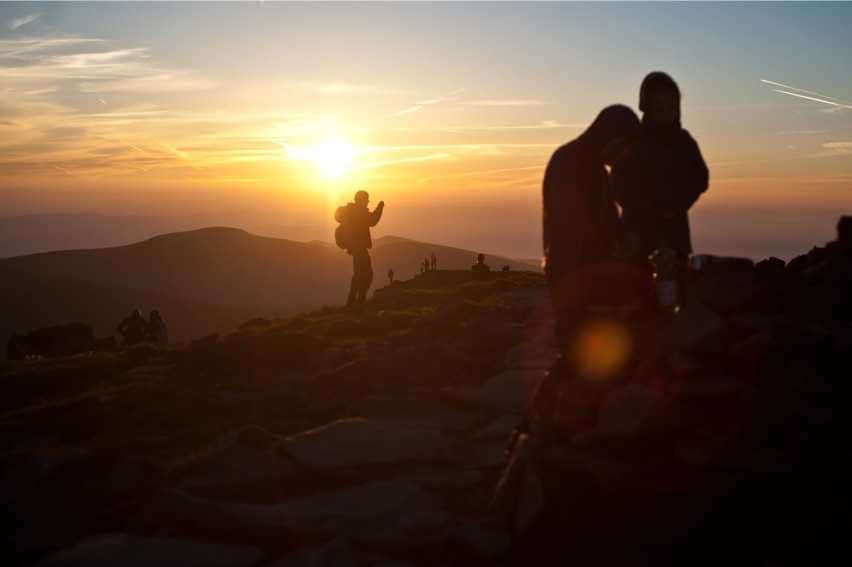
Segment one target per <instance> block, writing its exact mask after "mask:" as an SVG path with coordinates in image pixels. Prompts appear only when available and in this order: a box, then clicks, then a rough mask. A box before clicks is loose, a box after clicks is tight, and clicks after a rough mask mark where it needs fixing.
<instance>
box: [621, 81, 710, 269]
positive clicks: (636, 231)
mask: <svg viewBox="0 0 852 567" xmlns="http://www.w3.org/2000/svg"><path fill="white" fill-rule="evenodd" d="M639 110H641V111H642V112H643V115H642V135H641V137H640V139H639V142H638V143H637V144H636V145H634V146H633V147H632V148H631V149H630V150H629V151H628V152H627V153H626V154H625V155H624V157H623V159H620V160H619V162H618V163H617V164H615V166H614V167H613V169H612V184H613V190H614V194H615V198H616V200H617V201H618V204H619V205H621V208H622V215H621V225H622V230H623V231H624V234H625V249H626V252H627V253H628V254H630V255H632V256H633V257H634V259H636V261H637V262H644V263H647V258H648V255H649V254H651V252H653V251H654V249H655V248H657V246H658V245H659V244H660V243H664V244H665V245H666V246H668V247H669V248H671V249H673V250H674V251H675V253H676V254H677V262H678V264H680V269H681V273H683V271H684V269H685V267H686V259H687V257H688V255H689V254H690V253H691V252H692V242H691V240H690V232H689V219H688V216H687V211H689V208H690V207H692V205H693V204H694V203H695V201H697V200H698V197H699V196H700V195H701V193H703V192H704V191H706V190H707V185H708V179H709V174H708V171H707V166H706V165H705V163H704V159H703V158H702V157H701V151H700V150H699V149H698V144H697V143H696V142H695V140H693V139H692V136H690V135H689V132H687V131H686V130H684V129H683V128H681V124H680V89H678V86H677V83H675V82H674V80H672V78H671V77H669V76H668V75H666V74H665V73H661V72H653V73H650V74H649V75H648V76H646V77H645V79H644V80H643V81H642V85H641V87H640V89H639Z"/></svg>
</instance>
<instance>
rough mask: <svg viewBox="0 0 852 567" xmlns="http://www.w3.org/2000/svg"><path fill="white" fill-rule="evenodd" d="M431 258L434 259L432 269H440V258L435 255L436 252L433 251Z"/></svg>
mask: <svg viewBox="0 0 852 567" xmlns="http://www.w3.org/2000/svg"><path fill="white" fill-rule="evenodd" d="M429 259H430V260H431V261H432V269H433V270H437V269H438V258H437V257H436V256H435V253H434V252H432V255H431V256H430V257H429Z"/></svg>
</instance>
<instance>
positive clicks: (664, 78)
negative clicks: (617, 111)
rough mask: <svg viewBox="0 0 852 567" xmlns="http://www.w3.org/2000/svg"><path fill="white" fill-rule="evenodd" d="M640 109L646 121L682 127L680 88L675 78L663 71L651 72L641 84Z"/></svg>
mask: <svg viewBox="0 0 852 567" xmlns="http://www.w3.org/2000/svg"><path fill="white" fill-rule="evenodd" d="M639 110H641V111H642V112H643V113H644V114H643V115H642V121H643V122H645V123H649V124H654V125H666V126H672V125H674V124H677V126H678V127H680V89H679V88H678V86H677V83H676V82H674V79H672V78H671V77H669V76H668V75H667V74H665V73H663V72H661V71H654V72H653V73H649V74H648V75H647V76H646V77H645V79H644V80H643V81H642V84H641V85H640V86H639Z"/></svg>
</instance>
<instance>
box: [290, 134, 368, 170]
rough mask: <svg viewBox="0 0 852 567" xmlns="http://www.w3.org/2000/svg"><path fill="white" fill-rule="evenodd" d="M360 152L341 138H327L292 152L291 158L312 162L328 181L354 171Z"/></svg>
mask: <svg viewBox="0 0 852 567" xmlns="http://www.w3.org/2000/svg"><path fill="white" fill-rule="evenodd" d="M357 153H358V151H357V150H356V149H355V148H354V147H353V146H352V145H351V144H350V143H348V142H347V141H346V140H344V139H343V138H341V137H339V136H332V137H328V138H325V139H324V140H322V141H321V142H320V143H318V144H316V145H313V146H307V147H303V148H295V149H293V150H292V151H291V157H294V158H296V159H305V160H309V161H312V162H313V163H314V165H315V166H316V167H317V168H318V169H319V170H320V171H321V172H322V174H323V176H324V177H326V178H327V179H340V178H341V177H343V175H344V174H345V173H346V172H347V171H349V170H350V169H352V164H353V163H354V161H355V156H356V154H357Z"/></svg>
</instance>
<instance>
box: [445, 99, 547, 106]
mask: <svg viewBox="0 0 852 567" xmlns="http://www.w3.org/2000/svg"><path fill="white" fill-rule="evenodd" d="M462 104H465V105H468V106H543V105H546V104H550V103H548V102H544V101H541V100H500V99H492V100H470V101H467V102H463V103H462Z"/></svg>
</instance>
